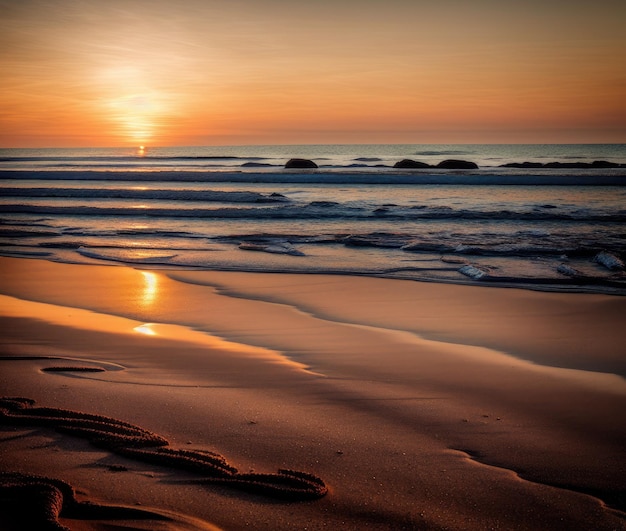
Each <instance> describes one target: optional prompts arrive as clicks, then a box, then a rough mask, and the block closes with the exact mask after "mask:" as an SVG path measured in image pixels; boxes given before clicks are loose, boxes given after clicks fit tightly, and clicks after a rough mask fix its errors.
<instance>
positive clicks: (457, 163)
mask: <svg viewBox="0 0 626 531" xmlns="http://www.w3.org/2000/svg"><path fill="white" fill-rule="evenodd" d="M437 168H442V169H445V170H476V169H478V164H476V163H475V162H471V161H469V160H455V159H448V160H443V161H441V162H440V163H439V164H437Z"/></svg>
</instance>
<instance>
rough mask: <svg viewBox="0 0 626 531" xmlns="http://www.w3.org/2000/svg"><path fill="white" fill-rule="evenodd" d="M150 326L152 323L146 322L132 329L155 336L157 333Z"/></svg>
mask: <svg viewBox="0 0 626 531" xmlns="http://www.w3.org/2000/svg"><path fill="white" fill-rule="evenodd" d="M151 326H152V325H151V324H150V323H146V324H143V325H141V326H136V327H135V328H133V330H134V331H135V332H139V333H140V334H144V335H146V336H156V335H157V333H156V332H155V331H154V330H153V329H152V328H151Z"/></svg>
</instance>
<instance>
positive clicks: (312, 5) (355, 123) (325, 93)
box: [0, 0, 626, 147]
mask: <svg viewBox="0 0 626 531" xmlns="http://www.w3.org/2000/svg"><path fill="white" fill-rule="evenodd" d="M0 13H1V16H0V147H44V146H48V147H54V146H67V147H72V146H126V145H140V144H146V145H152V146H157V145H161V146H166V145H211V144H232V145H236V144H306V143H439V142H441V143H508V142H529V143H551V142H554V143H559V142H590V143H593V142H616V143H622V142H626V103H625V102H626V68H625V67H624V65H626V32H624V31H623V27H624V24H625V23H626V2H624V1H623V0H594V2H588V1H576V0H574V1H570V2H568V3H563V2H557V1H556V0H554V1H551V0H543V1H536V0H526V1H524V2H514V1H508V0H498V1H495V0H471V1H468V0H425V1H420V0H405V1H402V0H380V1H379V0H332V1H331V0H316V1H302V2H300V1H298V0H291V1H288V0H229V1H224V0H178V1H176V0H167V1H163V0H149V1H148V0H145V1H137V0H107V1H106V2H105V1H103V0H55V1H45V0H19V1H18V0H0Z"/></svg>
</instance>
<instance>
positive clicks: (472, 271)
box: [459, 265, 489, 280]
mask: <svg viewBox="0 0 626 531" xmlns="http://www.w3.org/2000/svg"><path fill="white" fill-rule="evenodd" d="M459 273H461V274H463V275H465V276H466V277H470V278H473V279H474V280H480V279H481V278H485V277H488V276H489V275H488V274H487V272H486V271H483V270H482V269H478V268H477V267H474V266H473V265H466V266H463V267H462V268H460V269H459Z"/></svg>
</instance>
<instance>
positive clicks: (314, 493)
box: [0, 397, 327, 501]
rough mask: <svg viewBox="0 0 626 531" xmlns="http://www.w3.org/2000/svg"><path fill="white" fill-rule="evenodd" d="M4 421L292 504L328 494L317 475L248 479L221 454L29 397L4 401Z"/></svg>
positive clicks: (0, 407) (0, 403) (0, 418)
mask: <svg viewBox="0 0 626 531" xmlns="http://www.w3.org/2000/svg"><path fill="white" fill-rule="evenodd" d="M0 422H2V423H4V424H17V425H29V426H33V425H36V426H44V427H49V428H54V429H56V430H57V431H59V432H63V433H69V434H71V435H74V436H77V437H82V438H85V439H87V440H89V442H91V444H93V445H94V446H97V447H100V448H105V449H107V450H110V451H112V452H114V453H116V454H119V455H122V456H125V457H129V458H133V459H137V460H140V461H144V462H148V463H154V464H157V465H164V466H168V467H172V468H177V469H179V470H187V471H191V472H196V473H198V474H202V475H204V476H206V477H205V478H202V482H203V483H214V484H221V485H226V486H228V487H232V488H236V489H239V490H243V491H246V492H251V493H255V494H262V495H265V496H271V497H274V498H279V499H283V500H292V501H300V500H313V499H317V498H321V497H322V496H324V495H325V494H326V493H327V488H326V485H325V484H324V481H323V480H322V479H321V478H319V477H317V476H315V475H313V474H309V473H306V472H298V471H295V470H285V469H280V470H279V471H278V473H276V474H257V473H249V474H242V473H240V472H238V470H237V469H236V468H235V467H234V466H232V465H231V464H229V463H228V461H227V460H226V459H225V458H224V457H223V456H221V455H219V454H216V453H213V452H203V451H199V450H181V449H175V448H171V447H169V442H168V441H167V439H165V438H164V437H161V436H160V435H157V434H156V433H152V432H150V431H148V430H146V429H144V428H141V427H139V426H135V425H133V424H129V423H127V422H123V421H121V420H117V419H114V418H111V417H105V416H101V415H91V414H88V413H83V412H79V411H72V410H67V409H58V408H50V407H35V401H34V400H31V399H29V398H21V397H12V398H7V397H4V398H0Z"/></svg>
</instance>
